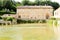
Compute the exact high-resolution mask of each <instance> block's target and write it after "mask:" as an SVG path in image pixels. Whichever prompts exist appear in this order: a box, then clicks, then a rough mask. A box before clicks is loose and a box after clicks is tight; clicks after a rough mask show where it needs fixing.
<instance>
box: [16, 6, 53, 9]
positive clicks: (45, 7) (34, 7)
mask: <svg viewBox="0 0 60 40" xmlns="http://www.w3.org/2000/svg"><path fill="white" fill-rule="evenodd" d="M26 8H27V9H39V8H44V9H52V8H53V7H51V6H18V7H17V9H26Z"/></svg>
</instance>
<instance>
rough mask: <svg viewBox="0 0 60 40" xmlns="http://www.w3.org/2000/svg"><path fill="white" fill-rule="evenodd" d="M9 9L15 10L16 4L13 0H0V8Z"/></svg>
mask: <svg viewBox="0 0 60 40" xmlns="http://www.w3.org/2000/svg"><path fill="white" fill-rule="evenodd" d="M1 7H2V9H9V10H10V11H11V10H13V11H15V12H16V5H15V1H14V0H3V1H1V0H0V9H1Z"/></svg>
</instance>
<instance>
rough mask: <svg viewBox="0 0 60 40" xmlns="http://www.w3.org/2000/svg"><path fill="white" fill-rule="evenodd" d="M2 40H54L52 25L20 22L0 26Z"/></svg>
mask: <svg viewBox="0 0 60 40" xmlns="http://www.w3.org/2000/svg"><path fill="white" fill-rule="evenodd" d="M11 26H12V27H11ZM0 39H1V40H54V32H53V29H52V27H51V28H49V27H48V26H47V25H46V24H40V23H38V24H37V23H34V24H18V25H10V26H9V27H7V26H4V27H0Z"/></svg>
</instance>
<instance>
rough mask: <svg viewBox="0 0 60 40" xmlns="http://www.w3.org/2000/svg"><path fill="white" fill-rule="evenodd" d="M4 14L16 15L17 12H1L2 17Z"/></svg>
mask: <svg viewBox="0 0 60 40" xmlns="http://www.w3.org/2000/svg"><path fill="white" fill-rule="evenodd" d="M3 14H16V13H15V12H1V11H0V15H3Z"/></svg>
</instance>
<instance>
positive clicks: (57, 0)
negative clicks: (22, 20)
mask: <svg viewBox="0 0 60 40" xmlns="http://www.w3.org/2000/svg"><path fill="white" fill-rule="evenodd" d="M15 1H18V2H21V1H22V0H15ZM30 1H32V2H34V0H30ZM51 1H52V2H58V3H59V4H60V0H51Z"/></svg>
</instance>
